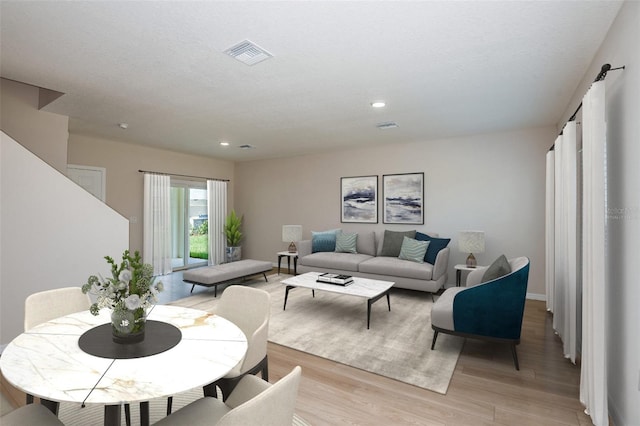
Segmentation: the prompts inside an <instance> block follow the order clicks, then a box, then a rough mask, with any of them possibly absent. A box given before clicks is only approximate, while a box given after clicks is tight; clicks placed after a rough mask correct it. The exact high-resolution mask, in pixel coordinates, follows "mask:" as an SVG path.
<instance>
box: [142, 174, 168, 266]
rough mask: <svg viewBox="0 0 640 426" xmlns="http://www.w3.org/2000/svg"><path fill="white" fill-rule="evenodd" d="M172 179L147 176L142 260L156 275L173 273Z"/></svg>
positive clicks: (160, 176)
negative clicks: (151, 267) (149, 265)
mask: <svg viewBox="0 0 640 426" xmlns="http://www.w3.org/2000/svg"><path fill="white" fill-rule="evenodd" d="M170 196H171V178H170V177H169V176H166V175H158V174H154V173H145V174H144V228H143V245H142V259H143V262H144V263H149V264H151V265H152V266H153V275H165V274H168V273H171V202H170Z"/></svg>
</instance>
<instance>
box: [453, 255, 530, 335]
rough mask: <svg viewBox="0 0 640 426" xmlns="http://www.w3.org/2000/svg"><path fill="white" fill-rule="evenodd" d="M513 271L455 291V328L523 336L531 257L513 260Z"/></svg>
mask: <svg viewBox="0 0 640 426" xmlns="http://www.w3.org/2000/svg"><path fill="white" fill-rule="evenodd" d="M509 264H510V265H512V267H514V268H515V269H513V270H512V271H511V272H510V273H509V274H507V275H505V276H502V277H500V278H496V279H495V280H492V281H488V282H485V283H482V284H479V285H476V286H473V287H470V288H466V289H464V290H462V291H460V292H459V293H457V294H456V295H455V298H454V300H453V323H454V327H455V331H457V332H461V333H468V334H476V335H481V336H488V337H494V338H500V339H509V340H519V339H520V332H521V329H522V317H523V314H524V304H525V300H526V297H527V284H528V281H529V259H528V258H526V257H520V258H514V259H511V260H509Z"/></svg>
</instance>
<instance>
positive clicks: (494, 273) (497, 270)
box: [482, 254, 511, 283]
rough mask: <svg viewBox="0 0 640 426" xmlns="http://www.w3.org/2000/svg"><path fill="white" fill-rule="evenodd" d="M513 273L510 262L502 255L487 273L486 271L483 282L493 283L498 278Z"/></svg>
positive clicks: (490, 266)
mask: <svg viewBox="0 0 640 426" xmlns="http://www.w3.org/2000/svg"><path fill="white" fill-rule="evenodd" d="M510 272H511V265H509V261H508V260H507V258H506V257H505V255H504V254H502V255H500V257H499V258H497V259H496V260H495V261H494V262H493V263H492V264H491V265H489V267H488V268H487V270H486V271H484V275H483V276H482V282H483V283H484V282H487V281H492V280H495V279H496V278H500V277H503V276H505V275H507V274H508V273H510Z"/></svg>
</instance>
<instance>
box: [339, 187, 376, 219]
mask: <svg viewBox="0 0 640 426" xmlns="http://www.w3.org/2000/svg"><path fill="white" fill-rule="evenodd" d="M340 181H341V186H342V194H341V210H342V217H341V221H342V222H357V223H378V176H356V177H344V178H341V180H340Z"/></svg>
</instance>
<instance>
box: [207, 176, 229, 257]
mask: <svg viewBox="0 0 640 426" xmlns="http://www.w3.org/2000/svg"><path fill="white" fill-rule="evenodd" d="M207 192H208V201H207V209H208V213H209V265H219V264H221V263H223V262H224V258H225V252H224V251H225V246H226V238H225V235H224V222H225V218H226V214H227V182H222V181H217V180H208V181H207Z"/></svg>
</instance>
